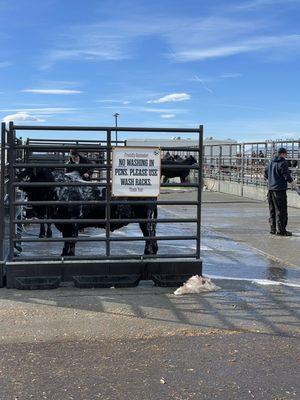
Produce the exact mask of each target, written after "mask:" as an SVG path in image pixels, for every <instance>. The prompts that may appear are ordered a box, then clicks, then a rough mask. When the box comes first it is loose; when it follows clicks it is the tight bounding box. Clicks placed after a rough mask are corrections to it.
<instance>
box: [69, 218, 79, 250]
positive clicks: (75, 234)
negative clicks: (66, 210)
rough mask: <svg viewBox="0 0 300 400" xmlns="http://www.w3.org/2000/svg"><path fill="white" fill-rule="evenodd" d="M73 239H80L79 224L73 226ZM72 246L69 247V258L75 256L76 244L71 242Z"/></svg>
mask: <svg viewBox="0 0 300 400" xmlns="http://www.w3.org/2000/svg"><path fill="white" fill-rule="evenodd" d="M71 237H78V225H77V224H74V225H73V224H72V225H71ZM69 243H70V246H69V254H68V255H69V256H72V257H73V256H75V246H76V242H73V241H72V242H69Z"/></svg>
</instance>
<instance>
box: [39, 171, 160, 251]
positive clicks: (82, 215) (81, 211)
mask: <svg viewBox="0 0 300 400" xmlns="http://www.w3.org/2000/svg"><path fill="white" fill-rule="evenodd" d="M41 170H42V171H41V172H42V173H44V172H45V169H44V168H43V169H41ZM49 172H50V174H51V177H49ZM40 178H41V181H42V182H45V180H46V179H49V180H48V181H50V182H52V181H55V182H76V181H78V180H79V177H78V175H77V176H76V174H73V173H71V174H65V173H64V172H59V171H54V172H53V173H51V171H49V170H48V172H47V174H45V176H44V177H42V176H40ZM32 190H33V191H36V196H39V194H38V193H40V192H39V191H38V188H32ZM105 199H106V187H104V186H100V185H99V186H98V185H97V186H55V187H54V193H52V197H49V198H48V200H58V201H64V202H70V201H79V202H81V201H87V200H105ZM134 200H144V199H138V198H137V199H134ZM52 211H53V215H52V218H54V219H58V218H59V219H78V220H79V221H80V219H94V220H95V222H94V223H82V224H77V223H69V224H66V223H56V224H55V226H56V228H57V229H58V230H59V231H60V232H61V233H62V236H63V237H72V238H76V237H78V229H79V227H98V228H103V229H105V228H106V226H107V224H106V222H101V221H97V219H105V217H106V206H105V204H96V205H91V204H78V205H77V204H76V205H72V204H71V205H70V204H66V205H58V206H56V207H55V208H54V209H53V210H52ZM110 218H111V219H124V218H126V219H134V218H143V219H149V220H150V222H140V223H139V226H140V229H141V231H142V233H143V236H144V237H145V249H144V254H156V253H157V251H158V246H157V241H156V240H154V239H149V240H147V237H149V236H152V237H153V236H155V235H156V222H151V219H154V218H157V206H154V205H143V204H141V205H130V204H113V205H111V207H110ZM126 225H128V222H122V221H120V222H112V223H110V231H115V230H117V229H120V228H121V227H123V226H126ZM75 244H76V241H65V242H64V247H63V250H62V254H61V255H62V256H74V255H75Z"/></svg>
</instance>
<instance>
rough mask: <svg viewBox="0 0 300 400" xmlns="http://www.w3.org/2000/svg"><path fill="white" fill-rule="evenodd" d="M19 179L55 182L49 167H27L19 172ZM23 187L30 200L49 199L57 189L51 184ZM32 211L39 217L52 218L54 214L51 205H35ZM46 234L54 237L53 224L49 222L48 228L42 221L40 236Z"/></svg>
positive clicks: (20, 180)
mask: <svg viewBox="0 0 300 400" xmlns="http://www.w3.org/2000/svg"><path fill="white" fill-rule="evenodd" d="M17 180H18V181H19V182H22V181H24V182H32V183H34V182H54V177H53V174H52V172H51V170H50V169H49V168H26V169H23V170H22V171H20V172H19V173H17ZM21 189H22V190H23V192H24V193H25V194H26V196H27V199H28V201H47V200H49V199H53V198H54V196H55V190H54V188H53V187H51V186H46V185H45V186H39V187H22V188H21ZM32 211H33V213H34V215H35V216H36V217H37V218H38V219H45V218H51V215H52V214H53V212H52V209H51V206H47V205H33V206H32ZM45 236H47V237H48V238H50V237H52V230H51V224H47V230H46V229H45V224H43V223H41V224H40V232H39V237H40V238H43V237H45Z"/></svg>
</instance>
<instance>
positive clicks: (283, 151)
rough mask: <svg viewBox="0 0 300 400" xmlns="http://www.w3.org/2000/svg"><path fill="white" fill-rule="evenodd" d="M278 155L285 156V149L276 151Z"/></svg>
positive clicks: (281, 148)
mask: <svg viewBox="0 0 300 400" xmlns="http://www.w3.org/2000/svg"><path fill="white" fill-rule="evenodd" d="M277 153H278V154H286V149H285V148H284V147H280V149H278V151H277Z"/></svg>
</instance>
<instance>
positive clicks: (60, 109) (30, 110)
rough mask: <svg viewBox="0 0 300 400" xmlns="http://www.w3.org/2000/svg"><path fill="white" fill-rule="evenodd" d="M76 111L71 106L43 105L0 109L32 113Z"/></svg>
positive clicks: (52, 113) (53, 113) (70, 112)
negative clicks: (40, 106)
mask: <svg viewBox="0 0 300 400" xmlns="http://www.w3.org/2000/svg"><path fill="white" fill-rule="evenodd" d="M76 111H78V109H77V108H71V107H43V108H10V109H2V110H0V112H3V113H6V112H16V113H17V114H18V113H25V114H27V113H29V114H30V113H33V114H37V115H55V114H72V113H74V112H76Z"/></svg>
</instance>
